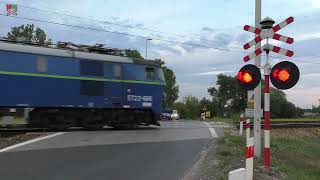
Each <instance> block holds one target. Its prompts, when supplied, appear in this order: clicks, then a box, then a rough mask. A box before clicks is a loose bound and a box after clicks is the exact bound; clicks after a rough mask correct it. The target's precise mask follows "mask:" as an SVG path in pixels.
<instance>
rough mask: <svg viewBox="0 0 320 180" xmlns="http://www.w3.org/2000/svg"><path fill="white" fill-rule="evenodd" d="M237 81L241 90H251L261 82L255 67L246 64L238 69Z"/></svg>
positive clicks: (257, 69)
mask: <svg viewBox="0 0 320 180" xmlns="http://www.w3.org/2000/svg"><path fill="white" fill-rule="evenodd" d="M237 79H238V81H239V84H240V86H241V87H242V88H244V89H246V90H253V89H254V88H256V87H257V86H258V85H259V83H260V81H261V73H260V70H259V68H258V67H257V66H255V65H252V64H247V65H245V66H243V67H242V68H241V69H240V71H239V72H238V74H237Z"/></svg>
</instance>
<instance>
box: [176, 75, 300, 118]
mask: <svg viewBox="0 0 320 180" xmlns="http://www.w3.org/2000/svg"><path fill="white" fill-rule="evenodd" d="M217 77H218V79H217V82H216V85H215V86H212V87H209V88H208V93H209V94H210V98H209V99H206V98H203V99H201V100H199V99H197V98H196V97H193V96H187V97H184V98H183V100H182V101H181V102H177V103H175V104H174V105H173V106H174V107H175V108H176V109H178V111H180V115H181V116H182V117H183V118H191V119H195V118H199V113H200V112H201V111H202V109H203V107H204V106H205V107H206V109H208V110H210V111H211V114H213V116H220V117H231V116H232V115H234V114H236V115H239V114H240V113H243V112H244V109H245V108H246V106H247V91H246V90H244V89H243V88H241V87H240V86H239V83H238V81H237V78H236V77H232V76H226V75H223V74H220V75H218V76H217ZM262 84H264V82H263V81H262ZM263 88H264V86H263V85H262V90H263ZM261 94H263V91H262V92H261ZM270 98H271V101H270V105H271V107H270V108H271V109H270V110H271V118H298V117H302V116H303V114H304V111H303V110H302V109H301V108H299V107H296V106H295V105H294V104H293V103H291V102H289V101H288V99H287V97H286V94H285V93H284V92H283V91H281V90H278V89H275V88H272V87H271V89H270ZM263 104H264V98H263V96H262V108H263Z"/></svg>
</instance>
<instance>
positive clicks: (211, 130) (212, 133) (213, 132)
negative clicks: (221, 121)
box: [203, 122, 219, 138]
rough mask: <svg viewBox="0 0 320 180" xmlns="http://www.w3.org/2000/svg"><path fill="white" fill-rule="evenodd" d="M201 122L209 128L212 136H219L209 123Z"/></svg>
mask: <svg viewBox="0 0 320 180" xmlns="http://www.w3.org/2000/svg"><path fill="white" fill-rule="evenodd" d="M203 123H204V124H205V125H206V126H207V128H208V129H209V131H210V134H211V136H212V138H218V137H219V136H218V134H217V132H216V131H215V130H214V128H213V127H211V125H210V124H209V123H207V122H203Z"/></svg>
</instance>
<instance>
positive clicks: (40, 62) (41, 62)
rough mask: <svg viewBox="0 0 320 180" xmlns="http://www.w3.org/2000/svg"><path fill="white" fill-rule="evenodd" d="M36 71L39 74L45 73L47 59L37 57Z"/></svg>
mask: <svg viewBox="0 0 320 180" xmlns="http://www.w3.org/2000/svg"><path fill="white" fill-rule="evenodd" d="M37 71H38V72H40V73H45V72H47V71H48V59H47V58H46V57H44V56H38V57H37Z"/></svg>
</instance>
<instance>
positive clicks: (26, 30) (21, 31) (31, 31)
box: [7, 24, 52, 46]
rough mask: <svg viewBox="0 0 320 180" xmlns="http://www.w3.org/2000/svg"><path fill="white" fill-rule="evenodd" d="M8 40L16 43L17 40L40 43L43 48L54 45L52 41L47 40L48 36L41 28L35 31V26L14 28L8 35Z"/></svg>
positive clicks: (28, 25)
mask: <svg viewBox="0 0 320 180" xmlns="http://www.w3.org/2000/svg"><path fill="white" fill-rule="evenodd" d="M7 38H8V39H9V40H12V41H16V40H17V38H25V40H26V41H29V42H32V43H38V44H40V45H41V46H48V45H49V44H51V43H52V40H51V39H47V35H46V33H45V32H44V30H42V29H41V28H39V27H37V28H36V29H35V27H34V25H33V24H27V25H21V26H18V27H13V28H12V29H11V31H10V32H9V33H8V34H7Z"/></svg>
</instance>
